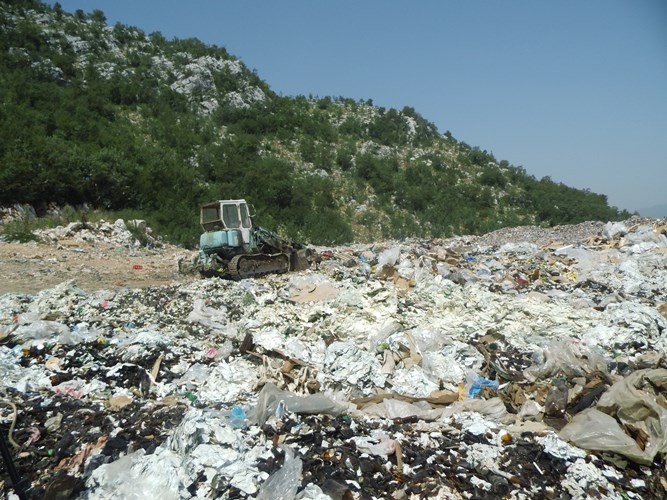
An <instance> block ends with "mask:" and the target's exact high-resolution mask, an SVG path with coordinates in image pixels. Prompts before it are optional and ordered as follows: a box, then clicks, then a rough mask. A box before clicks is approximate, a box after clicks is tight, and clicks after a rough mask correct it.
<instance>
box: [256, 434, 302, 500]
mask: <svg viewBox="0 0 667 500" xmlns="http://www.w3.org/2000/svg"><path fill="white" fill-rule="evenodd" d="M281 449H282V450H284V452H285V463H284V464H283V466H282V467H281V468H280V469H279V470H277V471H276V472H274V473H273V474H271V475H270V476H269V477H268V479H267V480H266V481H264V483H263V484H262V486H261V487H260V488H259V493H258V494H257V500H294V497H295V496H296V490H297V489H299V486H300V485H301V471H302V470H303V463H302V462H301V459H300V458H294V452H292V450H291V448H289V447H287V446H281Z"/></svg>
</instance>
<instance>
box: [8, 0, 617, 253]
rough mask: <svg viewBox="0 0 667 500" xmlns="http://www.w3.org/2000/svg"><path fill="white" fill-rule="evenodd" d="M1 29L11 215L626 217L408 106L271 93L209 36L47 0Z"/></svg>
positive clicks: (307, 226)
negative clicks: (201, 208) (244, 203)
mask: <svg viewBox="0 0 667 500" xmlns="http://www.w3.org/2000/svg"><path fill="white" fill-rule="evenodd" d="M0 23H1V26H2V29H1V30H0V85H1V87H2V93H1V94H0V109H1V113H2V119H1V120H0V167H1V168H0V185H1V186H2V189H1V190H0V205H5V206H8V205H11V204H16V203H20V204H30V205H32V206H33V207H34V208H35V210H36V211H37V213H38V214H41V213H44V212H45V211H46V210H47V209H48V207H49V204H56V205H58V206H61V207H62V206H65V205H71V206H73V207H77V208H80V207H89V208H98V209H106V210H111V211H116V212H123V211H124V212H125V215H127V214H128V213H129V212H131V216H132V218H142V219H146V220H148V221H149V222H150V224H151V226H153V227H154V228H156V230H157V231H159V232H160V234H162V235H164V236H165V237H166V238H168V239H169V240H171V241H172V242H174V243H176V242H178V243H183V244H186V245H191V244H193V243H194V242H195V241H196V237H197V232H198V225H197V207H198V205H199V204H200V203H203V202H207V201H210V200H214V199H220V198H239V197H244V198H246V199H248V200H249V201H251V202H252V203H254V205H255V206H256V208H257V210H258V214H259V220H260V221H261V223H262V225H265V226H267V227H270V228H273V229H275V230H279V231H280V232H282V233H284V234H286V235H290V236H291V237H293V238H298V239H303V240H307V241H310V242H314V243H321V244H325V243H326V244H330V243H335V242H338V243H340V242H349V241H373V240H377V239H385V238H403V237H411V236H412V237H427V238H431V237H443V236H451V235H453V234H472V233H481V232H485V231H489V230H493V229H497V228H500V227H504V226H515V225H520V224H540V225H545V226H548V225H553V224H559V223H576V222H581V221H585V220H604V221H607V220H618V219H621V218H626V217H627V216H629V214H627V213H625V212H623V213H621V212H619V211H618V210H617V209H615V208H613V207H609V206H608V204H607V200H606V197H605V196H604V195H600V194H595V193H591V192H590V191H587V190H577V189H573V188H570V187H568V186H565V185H562V184H559V183H556V182H553V181H551V179H549V178H544V179H540V180H537V179H535V178H534V177H532V176H530V175H528V174H527V172H526V170H525V169H524V168H522V167H519V166H513V165H510V164H509V163H508V162H507V161H504V160H498V159H496V158H495V157H494V156H493V155H492V154H491V153H489V152H487V151H485V150H483V149H482V148H480V147H475V146H470V145H468V144H466V143H464V142H461V141H458V140H456V139H455V138H454V136H453V135H452V134H451V133H450V132H449V131H446V132H444V133H442V132H441V131H438V130H437V129H436V127H435V126H434V125H433V124H432V123H430V122H428V121H427V120H426V119H424V118H423V117H422V116H421V115H420V114H419V113H418V112H417V111H416V110H414V109H412V108H410V107H405V108H403V109H401V110H396V109H384V108H381V107H377V106H374V105H373V103H372V100H370V99H369V100H368V101H354V100H351V99H347V98H345V97H323V98H316V97H312V96H309V97H305V96H294V97H284V96H279V95H276V94H275V93H274V92H273V91H272V90H271V88H270V85H269V84H268V83H267V82H264V81H263V80H262V79H261V78H260V77H259V76H258V75H257V74H256V73H254V72H252V71H249V70H248V68H246V67H245V65H244V64H243V62H242V59H240V58H238V57H235V56H232V55H230V54H229V53H227V51H226V50H225V49H223V48H220V47H216V46H209V45H205V44H203V43H202V42H200V41H198V40H196V39H174V40H166V39H165V38H164V37H163V36H162V35H161V34H160V33H159V32H156V33H150V34H146V33H144V32H142V31H141V30H140V29H137V28H134V27H131V26H125V25H123V24H120V23H119V24H116V25H115V26H109V25H108V24H107V22H106V19H105V16H104V13H103V12H102V11H99V10H95V11H93V12H91V13H85V12H83V11H77V12H74V13H68V12H64V11H63V10H62V8H61V7H60V6H59V5H58V4H56V5H55V6H54V8H51V7H50V6H48V5H45V4H42V3H41V2H38V1H34V0H19V1H14V2H0ZM313 92H317V89H313Z"/></svg>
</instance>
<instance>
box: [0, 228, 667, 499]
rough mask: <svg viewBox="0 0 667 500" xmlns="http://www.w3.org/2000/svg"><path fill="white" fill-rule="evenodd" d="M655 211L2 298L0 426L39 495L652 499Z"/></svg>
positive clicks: (659, 288)
mask: <svg viewBox="0 0 667 500" xmlns="http://www.w3.org/2000/svg"><path fill="white" fill-rule="evenodd" d="M664 227H665V222H664V221H662V222H660V221H648V220H638V219H631V220H629V221H626V222H625V223H608V224H603V223H586V224H583V225H578V226H562V227H559V228H555V229H553V230H546V229H542V228H513V229H507V230H501V231H496V232H494V233H490V234H489V235H484V236H480V237H458V238H452V239H449V240H434V241H415V240H407V241H402V242H388V243H383V244H375V245H352V246H348V247H338V248H332V249H318V252H319V255H320V256H321V258H320V259H318V261H319V262H318V269H311V270H307V271H302V272H299V273H294V274H290V275H270V276H266V277H262V278H258V279H255V280H241V281H238V282H233V281H225V280H220V279H217V278H210V279H199V280H188V281H185V280H184V281H182V282H178V281H174V282H173V283H171V284H169V285H161V286H147V287H145V288H130V287H113V288H108V289H91V290H87V289H84V288H82V287H81V286H80V285H79V284H78V283H77V281H76V280H72V281H65V282H62V283H60V284H58V285H56V286H53V287H49V288H45V289H43V290H41V291H40V292H39V293H35V294H26V293H6V294H4V295H0V376H1V378H2V385H1V387H0V391H1V397H2V400H3V401H4V402H5V404H3V405H0V424H1V427H2V433H3V435H4V436H6V437H7V438H8V442H9V443H12V444H13V445H15V446H11V445H10V446H11V448H10V452H11V454H12V456H13V460H14V465H15V468H16V471H17V473H18V475H19V476H20V477H21V478H24V480H25V481H27V484H28V488H29V489H28V493H29V494H30V495H31V496H33V497H36V498H37V497H52V498H55V497H59V498H65V497H77V496H84V497H90V498H111V497H112V496H132V495H134V496H142V497H156V496H160V497H163V498H189V497H203V498H218V497H223V498H255V497H257V498H290V499H292V498H299V499H324V498H373V497H375V498H430V497H439V498H499V497H501V498H502V497H506V498H516V497H524V498H534V497H547V498H559V497H575V498H587V497H604V498H660V497H665V495H667V491H666V486H667V474H666V472H665V462H664V460H665V458H664V457H665V452H666V449H667V413H666V412H667V410H665V408H667V403H666V401H667V400H666V395H665V392H664V391H665V389H664V388H665V387H666V386H667V363H666V362H665V354H667V336H666V334H667V319H666V318H665V316H664V314H665V312H664V309H665V304H666V303H667V287H666V286H665V283H667V236H666V235H665V230H664ZM94 233H95V231H91V234H94ZM53 244H56V245H57V244H58V243H56V242H54V243H53ZM0 245H3V243H0ZM140 266H143V267H141V268H138V269H137V268H132V267H131V268H130V272H132V270H133V269H136V270H137V271H142V272H138V273H135V274H143V273H148V272H150V269H151V267H150V266H147V265H144V264H141V265H140ZM0 267H1V265H0ZM126 271H127V266H126ZM12 405H13V406H12ZM13 408H15V411H14V409H13ZM2 479H3V481H4V488H5V491H9V490H11V489H12V483H11V481H10V477H9V475H8V471H7V468H6V467H3V469H2Z"/></svg>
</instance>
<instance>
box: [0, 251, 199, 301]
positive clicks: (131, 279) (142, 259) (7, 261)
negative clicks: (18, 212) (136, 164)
mask: <svg viewBox="0 0 667 500" xmlns="http://www.w3.org/2000/svg"><path fill="white" fill-rule="evenodd" d="M192 255H193V252H192V251H188V250H184V249H182V248H178V247H175V246H170V245H166V246H164V247H162V248H158V249H145V248H138V249H128V248H126V247H122V246H117V245H113V244H108V243H99V242H95V243H88V242H81V241H76V240H61V241H59V242H58V244H55V245H54V244H51V245H50V244H44V243H35V242H31V243H4V242H0V294H4V293H10V292H14V293H30V294H34V293H38V292H39V291H40V290H43V289H45V288H49V287H52V286H55V285H57V284H59V283H62V282H64V281H69V280H74V281H75V282H76V284H77V285H78V286H79V287H81V288H83V289H84V290H86V291H89V292H93V291H96V290H100V289H109V288H115V287H119V286H128V287H132V288H144V287H149V286H157V285H166V284H169V283H173V282H181V283H182V282H185V281H188V280H192V279H196V277H195V276H185V275H182V274H180V273H179V272H178V261H179V259H185V260H186V261H188V260H189V259H190V258H191V257H192Z"/></svg>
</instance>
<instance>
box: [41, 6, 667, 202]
mask: <svg viewBox="0 0 667 500" xmlns="http://www.w3.org/2000/svg"><path fill="white" fill-rule="evenodd" d="M48 3H50V4H53V2H48ZM60 4H61V5H62V6H63V9H64V10H65V11H67V12H74V11H75V10H76V9H82V10H84V11H85V12H91V11H92V10H93V9H101V10H102V11H103V12H104V13H105V15H106V17H107V21H108V22H109V24H112V25H113V24H115V23H116V22H121V23H123V24H126V25H131V26H137V27H139V28H141V29H143V30H144V31H145V32H146V34H149V33H152V32H154V31H159V32H161V33H162V34H163V35H164V36H165V37H166V38H168V39H170V38H172V37H178V38H189V37H196V38H199V39H200V40H202V41H203V42H205V43H209V44H215V45H218V46H221V47H225V48H226V49H227V51H228V52H229V53H230V54H232V55H233V56H235V57H237V58H239V59H241V60H242V61H243V62H244V63H245V64H246V66H248V67H249V68H251V69H254V70H256V71H257V74H258V75H259V76H260V78H262V79H263V80H265V81H266V82H267V83H268V84H269V85H270V86H271V88H272V89H273V90H274V91H276V92H278V93H280V94H283V95H288V96H291V95H299V94H302V95H306V96H308V95H313V96H320V97H323V96H327V95H329V96H343V97H350V98H353V99H355V100H356V99H364V100H366V99H372V100H373V102H374V103H375V104H376V105H379V106H384V107H393V108H399V109H400V108H402V107H403V106H411V107H413V108H415V110H416V111H417V112H418V113H420V114H421V115H422V116H423V117H424V118H426V119H427V120H429V121H431V122H433V123H435V124H436V125H437V127H438V129H439V130H440V132H445V131H446V130H449V131H450V132H451V133H452V134H453V135H454V137H456V138H457V139H459V140H463V141H465V142H467V143H468V144H470V145H472V146H479V147H480V148H481V149H485V150H487V151H490V152H493V154H494V155H495V156H496V158H497V159H498V160H503V159H504V160H508V161H509V162H510V163H512V164H513V165H521V166H523V167H524V168H525V169H526V170H527V172H528V173H529V174H532V175H534V176H536V177H537V178H541V177H543V176H547V175H548V176H550V177H551V178H552V179H553V180H555V181H558V182H563V183H565V184H567V185H570V186H573V187H577V188H588V189H590V190H591V191H593V192H596V193H602V194H606V195H607V196H608V199H609V203H610V204H611V205H614V206H618V207H620V208H626V209H629V210H635V209H639V208H644V207H650V206H653V205H662V204H665V205H667V1H665V0H576V1H575V0H558V1H556V0H554V1H539V0H504V1H500V0H456V1H453V0H422V1H408V0H402V1H398V0H336V1H326V2H325V1H317V0H283V1H275V0H264V1H259V0H188V1H183V0H60ZM664 215H667V213H666V214H664Z"/></svg>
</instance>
